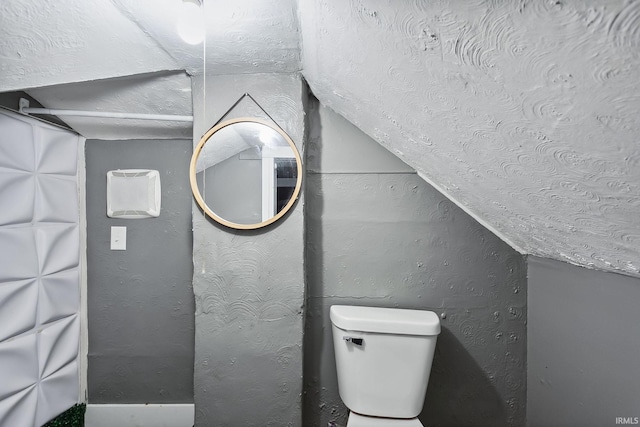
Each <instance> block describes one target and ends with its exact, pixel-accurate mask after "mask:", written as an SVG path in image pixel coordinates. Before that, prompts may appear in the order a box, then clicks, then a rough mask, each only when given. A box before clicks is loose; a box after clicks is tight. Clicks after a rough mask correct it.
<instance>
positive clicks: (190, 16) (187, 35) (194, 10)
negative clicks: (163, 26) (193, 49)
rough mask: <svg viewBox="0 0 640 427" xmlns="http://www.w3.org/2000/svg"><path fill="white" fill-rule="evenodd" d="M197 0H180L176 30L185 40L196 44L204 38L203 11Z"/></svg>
mask: <svg viewBox="0 0 640 427" xmlns="http://www.w3.org/2000/svg"><path fill="white" fill-rule="evenodd" d="M201 6H202V5H201V3H200V1H199V0H182V5H181V7H180V10H179V11H178V22H177V25H176V27H177V30H178V34H179V35H180V37H181V38H182V40H184V41H185V42H187V43H189V44H192V45H196V44H200V43H202V41H203V40H204V13H203V10H202V7H201Z"/></svg>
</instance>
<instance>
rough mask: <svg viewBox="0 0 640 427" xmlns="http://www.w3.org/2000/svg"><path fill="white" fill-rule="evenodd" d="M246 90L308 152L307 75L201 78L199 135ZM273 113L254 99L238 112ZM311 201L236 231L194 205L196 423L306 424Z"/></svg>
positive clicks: (196, 83)
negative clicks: (307, 213)
mask: <svg viewBox="0 0 640 427" xmlns="http://www.w3.org/2000/svg"><path fill="white" fill-rule="evenodd" d="M245 92H247V93H250V94H251V95H252V96H253V97H254V98H255V99H256V101H257V102H258V103H260V105H261V106H262V108H264V109H265V110H266V112H267V113H268V114H269V115H270V116H271V117H272V118H273V119H274V120H275V121H276V122H277V123H278V125H280V126H281V127H282V128H283V129H284V130H285V131H286V132H287V133H288V134H289V136H291V138H292V139H293V141H294V142H295V144H296V145H297V147H298V150H300V151H301V152H302V146H303V141H304V105H303V104H304V101H303V100H304V99H305V98H306V92H305V90H304V85H303V83H302V80H301V78H300V76H299V75H298V74H291V75H285V74H281V75H275V74H247V75H233V76H206V78H204V77H202V76H199V77H195V78H194V79H193V94H194V115H195V117H194V143H196V142H197V141H198V140H199V139H200V137H201V135H203V134H204V133H205V132H206V131H207V130H208V129H209V128H210V127H211V126H213V125H214V124H215V123H216V122H217V121H218V120H219V119H220V118H221V117H222V116H223V115H224V114H225V112H226V111H227V109H229V108H230V107H231V106H232V105H233V104H234V103H235V102H236V101H237V100H238V99H239V98H240V96H242V95H243V94H244V93H245ZM234 116H257V117H259V118H264V113H262V112H261V111H260V109H259V108H257V107H256V106H255V104H253V103H252V101H251V100H249V99H248V98H245V99H244V100H243V101H242V102H241V103H240V104H239V105H238V106H237V108H236V109H234V110H233V111H232V112H231V114H230V115H228V116H227V117H225V118H233V117H234ZM302 212H303V200H302V198H301V199H299V200H298V202H297V204H295V205H294V206H293V208H292V211H290V212H289V214H288V215H286V216H285V217H283V219H282V220H280V221H278V222H277V223H275V224H273V225H271V226H269V227H267V228H265V229H260V230H257V231H234V230H231V229H227V228H225V227H223V226H219V225H218V224H217V223H215V222H214V221H212V220H210V219H208V218H205V217H204V216H203V213H202V211H201V210H200V208H199V207H198V206H197V205H196V204H195V202H194V204H193V245H194V246H193V260H194V276H193V287H194V292H195V295H196V346H195V384H194V385H195V404H196V426H201V427H209V426H217V427H223V426H245V427H248V426H260V427H263V426H300V425H301V393H302V321H303V316H302V307H303V302H304V273H303V261H304V258H303V247H304V246H303V214H302Z"/></svg>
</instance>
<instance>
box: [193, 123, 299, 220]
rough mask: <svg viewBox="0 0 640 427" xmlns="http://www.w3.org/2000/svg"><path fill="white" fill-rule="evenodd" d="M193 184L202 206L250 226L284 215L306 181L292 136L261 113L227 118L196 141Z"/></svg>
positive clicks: (216, 215) (220, 217)
mask: <svg viewBox="0 0 640 427" xmlns="http://www.w3.org/2000/svg"><path fill="white" fill-rule="evenodd" d="M190 180H191V190H192V191H193V195H194V197H195V199H196V201H197V202H198V204H199V205H200V207H201V208H202V210H203V211H204V212H205V213H206V214H207V215H209V216H210V217H211V218H213V219H214V220H216V221H217V222H219V223H220V224H223V225H225V226H227V227H231V228H237V229H244V230H250V229H255V228H260V227H264V226H266V225H269V224H271V223H273V222H275V221H277V220H278V219H279V218H281V217H282V216H283V215H284V214H285V213H286V212H287V211H288V210H289V209H290V208H291V206H293V204H294V202H295V201H296V199H297V197H298V194H299V193H300V187H301V184H302V161H301V160H300V153H298V150H297V149H296V146H295V144H294V143H293V141H292V140H291V138H289V136H288V135H287V134H286V133H285V132H284V131H282V130H281V129H278V128H276V127H274V126H272V125H270V124H269V123H267V122H263V121H261V120H256V119H247V118H245V119H233V120H228V121H224V122H222V123H220V124H218V125H216V126H214V127H213V128H212V129H211V130H209V131H208V132H207V133H206V134H205V135H204V136H203V137H202V139H201V140H200V142H199V143H198V145H197V146H196V148H195V150H194V152H193V157H192V158H191V167H190Z"/></svg>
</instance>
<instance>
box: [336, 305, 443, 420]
mask: <svg viewBox="0 0 640 427" xmlns="http://www.w3.org/2000/svg"><path fill="white" fill-rule="evenodd" d="M330 318H331V326H332V327H331V329H332V332H333V343H334V352H335V357H336V371H337V374H338V390H339V393H340V398H341V399H342V401H343V403H344V404H345V405H346V406H347V408H349V410H350V414H349V420H348V422H347V427H364V426H367V427H420V426H422V423H420V421H419V420H418V418H417V416H418V415H419V414H420V412H421V411H422V406H423V403H424V397H425V394H426V391H427V384H428V382H429V374H430V371H431V362H432V361H433V355H434V353H435V347H436V339H437V336H438V334H439V333H440V319H439V318H438V316H437V315H436V314H435V313H433V312H431V311H423V310H406V309H396V308H380V307H363V306H344V305H334V306H332V307H331V309H330Z"/></svg>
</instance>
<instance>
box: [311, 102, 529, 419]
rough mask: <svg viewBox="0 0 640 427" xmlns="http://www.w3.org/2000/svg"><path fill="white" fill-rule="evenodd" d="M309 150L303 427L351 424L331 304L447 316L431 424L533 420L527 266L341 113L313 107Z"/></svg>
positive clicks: (427, 414) (427, 413) (427, 415)
mask: <svg viewBox="0 0 640 427" xmlns="http://www.w3.org/2000/svg"><path fill="white" fill-rule="evenodd" d="M313 106H314V107H313V108H311V109H310V113H309V120H310V123H311V124H310V137H309V147H308V149H307V152H306V156H307V157H306V158H307V165H306V167H307V176H306V197H307V204H306V207H305V212H306V221H307V231H306V241H307V247H306V266H307V288H308V307H307V312H306V324H305V341H304V345H305V363H304V373H305V384H304V391H305V395H304V425H305V426H306V427H314V426H318V427H325V426H326V425H327V424H328V422H329V421H336V422H337V423H338V425H339V426H340V425H344V424H345V420H346V414H347V411H346V408H345V407H344V405H343V404H342V402H341V401H340V397H339V395H338V389H337V383H336V374H335V360H334V355H333V343H332V341H331V328H330V321H329V316H328V310H329V307H330V306H331V305H332V304H357V305H373V306H388V307H404V308H416V309H427V310H433V311H435V312H436V313H438V314H442V313H444V314H445V315H446V318H445V319H444V320H443V322H442V333H441V335H440V336H439V338H438V344H437V348H436V356H435V359H434V364H433V368H432V375H431V379H430V384H429V388H428V391H427V397H426V403H425V407H424V410H423V413H422V414H421V416H420V419H421V421H422V423H423V424H424V425H425V426H436V425H437V426H441V427H442V426H456V427H459V426H462V425H464V426H506V425H513V426H522V425H524V422H525V382H526V372H525V367H526V330H525V319H526V293H527V292H526V276H525V265H524V259H523V257H522V256H521V255H519V254H518V253H516V252H515V251H513V250H512V249H511V248H510V247H509V246H508V245H506V244H505V243H503V242H502V241H500V240H499V239H497V238H496V237H495V236H494V235H492V234H491V233H490V232H488V231H487V230H486V229H484V228H483V227H481V226H480V225H479V224H478V223H477V222H475V221H474V220H473V219H471V218H470V217H469V216H467V215H466V214H465V213H463V212H462V211H461V210H460V209H458V208H457V207H456V206H455V205H453V203H451V202H449V201H448V200H447V199H445V198H444V197H443V196H442V195H441V194H439V193H438V192H436V191H435V190H434V189H433V188H431V187H430V186H429V185H427V184H426V183H425V182H424V181H423V180H422V179H420V178H419V177H418V176H417V175H416V174H414V173H411V169H409V168H408V167H407V166H406V165H404V164H403V163H402V162H400V161H399V160H398V159H397V158H395V157H394V156H393V155H391V154H390V153H389V152H387V151H386V150H384V149H382V148H381V147H380V146H379V145H378V144H377V143H376V142H375V141H373V140H372V139H370V138H368V137H367V136H366V135H364V134H363V133H361V132H360V131H359V130H358V129H357V128H355V127H354V126H352V125H351V124H349V123H348V122H347V121H345V120H344V119H342V118H341V117H340V116H338V115H336V114H335V113H333V112H332V111H331V110H329V109H326V108H324V107H322V108H319V107H317V104H313Z"/></svg>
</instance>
